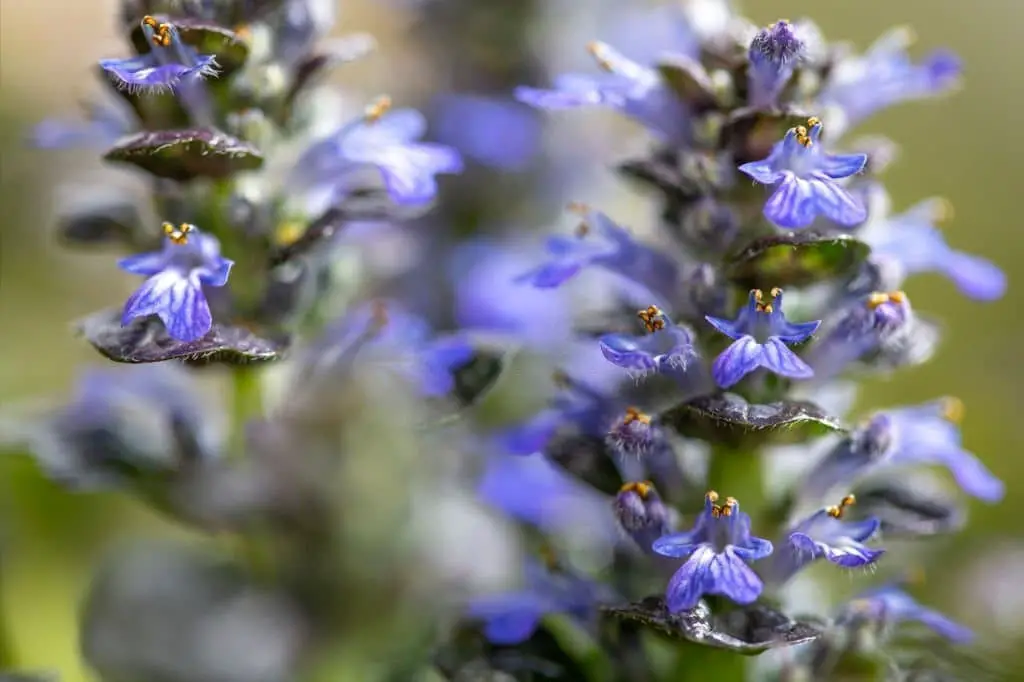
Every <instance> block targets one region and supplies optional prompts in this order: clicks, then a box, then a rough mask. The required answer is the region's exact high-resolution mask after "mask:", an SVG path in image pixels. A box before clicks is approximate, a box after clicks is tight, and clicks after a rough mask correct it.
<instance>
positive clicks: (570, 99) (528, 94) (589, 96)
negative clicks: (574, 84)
mask: <svg viewBox="0 0 1024 682" xmlns="http://www.w3.org/2000/svg"><path fill="white" fill-rule="evenodd" d="M514 94H515V98H516V99H517V100H518V101H520V102H522V103H523V104H528V105H530V106H531V107H536V108H537V109H549V110H554V111H557V110H560V109H576V108H578V107H584V106H591V105H595V104H600V103H601V102H602V97H601V93H600V91H598V90H596V89H582V88H581V89H578V90H544V89H542V88H530V87H526V86H520V87H518V88H516V89H515V92H514Z"/></svg>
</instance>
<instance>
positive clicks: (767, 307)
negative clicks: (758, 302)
mask: <svg viewBox="0 0 1024 682" xmlns="http://www.w3.org/2000/svg"><path fill="white" fill-rule="evenodd" d="M774 311H775V308H773V307H772V304H771V303H765V304H764V305H763V306H761V312H762V313H771V312H774Z"/></svg>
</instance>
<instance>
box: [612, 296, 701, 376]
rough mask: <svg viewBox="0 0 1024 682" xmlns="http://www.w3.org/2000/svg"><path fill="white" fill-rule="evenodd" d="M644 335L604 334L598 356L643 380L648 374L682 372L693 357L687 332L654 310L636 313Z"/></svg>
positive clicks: (690, 339)
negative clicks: (642, 325) (600, 353)
mask: <svg viewBox="0 0 1024 682" xmlns="http://www.w3.org/2000/svg"><path fill="white" fill-rule="evenodd" d="M637 315H638V317H640V319H641V320H642V321H643V323H644V326H645V327H646V329H647V332H648V333H647V334H644V335H641V336H632V335H628V334H606V335H604V336H602V337H601V352H602V353H604V356H605V358H607V360H608V362H610V363H612V364H613V365H616V366H618V367H622V368H623V369H625V370H628V371H629V372H630V373H631V374H634V375H639V376H644V375H646V374H649V373H651V372H661V373H666V374H671V373H673V372H676V371H684V370H685V369H686V367H687V365H688V364H689V362H690V360H691V359H693V358H696V357H697V351H696V350H695V349H694V347H693V337H692V335H691V334H690V332H689V330H687V329H686V328H685V327H681V326H679V325H677V324H675V323H673V322H672V320H670V319H669V318H668V316H667V315H665V314H664V313H663V312H662V311H661V310H659V309H658V307H657V306H650V307H648V308H647V309H645V310H641V311H640V312H639V313H637Z"/></svg>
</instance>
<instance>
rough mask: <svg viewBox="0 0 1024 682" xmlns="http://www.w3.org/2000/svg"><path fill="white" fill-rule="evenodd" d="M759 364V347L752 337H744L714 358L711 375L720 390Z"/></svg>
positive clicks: (737, 380) (736, 381) (735, 381)
mask: <svg viewBox="0 0 1024 682" xmlns="http://www.w3.org/2000/svg"><path fill="white" fill-rule="evenodd" d="M760 364H761V345H760V344H759V343H757V342H756V341H755V340H754V337H752V336H744V337H741V338H740V339H738V340H737V341H733V343H732V344H731V345H730V346H729V347H728V348H726V349H725V350H724V351H722V353H721V355H719V356H718V357H717V358H715V362H714V364H713V365H712V367H711V373H712V374H713V375H714V377H715V381H716V382H717V383H718V385H719V386H721V387H722V388H729V387H730V386H733V385H735V384H737V383H739V381H740V379H742V378H743V377H745V376H746V375H748V374H750V373H751V372H753V371H754V370H755V369H757V368H758V367H759V366H760Z"/></svg>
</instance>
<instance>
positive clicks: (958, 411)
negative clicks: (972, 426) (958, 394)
mask: <svg viewBox="0 0 1024 682" xmlns="http://www.w3.org/2000/svg"><path fill="white" fill-rule="evenodd" d="M942 418H943V419H945V420H946V421H949V422H952V423H954V424H959V423H960V422H962V421H963V419H964V401H962V400H960V399H959V398H954V397H953V396H949V397H946V398H943V399H942Z"/></svg>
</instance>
